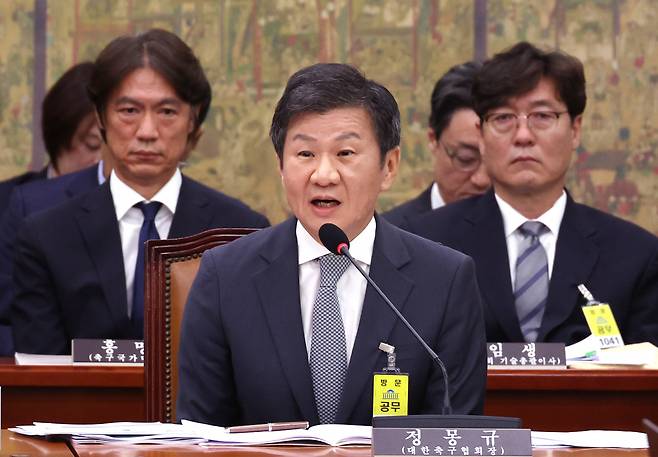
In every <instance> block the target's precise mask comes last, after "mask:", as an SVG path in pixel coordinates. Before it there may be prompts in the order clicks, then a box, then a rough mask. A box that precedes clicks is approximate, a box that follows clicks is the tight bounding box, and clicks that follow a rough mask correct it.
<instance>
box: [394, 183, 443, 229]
mask: <svg viewBox="0 0 658 457" xmlns="http://www.w3.org/2000/svg"><path fill="white" fill-rule="evenodd" d="M432 185H433V184H430V186H429V187H428V188H427V189H425V190H424V191H423V192H422V193H421V194H420V195H419V196H418V197H416V198H414V199H413V200H409V201H408V202H404V203H402V204H401V205H399V206H396V207H395V208H393V209H391V210H390V211H387V212H385V213H384V214H382V216H384V217H385V218H386V219H387V220H388V221H389V222H390V223H391V224H393V225H397V226H398V227H400V228H405V227H406V226H408V225H409V222H410V221H411V220H412V219H415V218H417V217H418V216H420V215H421V214H425V213H427V212H429V211H432V197H431V195H432Z"/></svg>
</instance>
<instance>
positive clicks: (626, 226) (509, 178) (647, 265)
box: [410, 43, 658, 344]
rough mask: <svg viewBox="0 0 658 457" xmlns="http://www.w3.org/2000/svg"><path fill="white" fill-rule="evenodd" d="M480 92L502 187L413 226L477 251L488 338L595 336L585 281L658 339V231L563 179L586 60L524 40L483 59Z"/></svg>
mask: <svg viewBox="0 0 658 457" xmlns="http://www.w3.org/2000/svg"><path fill="white" fill-rule="evenodd" d="M473 93H474V98H475V109H476V112H477V114H478V116H479V118H480V124H479V128H480V130H481V132H482V148H481V150H482V157H483V160H484V163H485V165H486V167H487V170H488V172H489V176H490V178H491V181H492V183H493V191H491V192H489V193H487V194H484V195H483V196H479V197H473V198H470V199H467V200H463V201H460V202H457V203H455V204H453V205H449V206H447V207H445V208H440V209H437V210H436V211H434V212H432V213H429V214H427V215H426V216H423V217H422V218H419V219H417V220H415V221H414V223H413V224H412V225H411V227H410V230H411V231H413V232H414V233H418V234H419V235H422V236H424V237H427V238H429V239H432V240H436V241H440V242H442V243H444V244H446V245H447V246H451V247H453V248H455V249H459V250H460V251H462V252H465V253H466V254H468V255H470V256H472V257H473V259H474V260H475V264H476V267H477V274H478V283H479V285H480V290H481V291H482V297H483V300H484V303H485V319H486V326H487V338H488V340H489V341H553V342H565V343H574V342H576V341H578V340H580V339H582V338H584V337H586V336H588V335H589V334H590V331H589V328H588V327H587V324H586V321H585V316H584V314H583V311H582V309H581V306H582V305H584V304H585V303H586V300H585V299H584V298H583V297H582V296H581V294H580V293H579V291H578V288H577V287H578V285H579V284H584V285H585V286H586V287H587V288H588V289H589V290H590V292H591V293H592V294H593V295H594V297H595V298H597V299H598V300H601V301H603V302H606V303H609V304H610V306H611V308H612V311H613V313H614V316H615V318H616V321H617V324H618V325H619V329H620V331H621V333H622V336H623V338H624V341H625V342H627V343H634V342H640V341H650V342H653V343H654V344H658V239H657V238H656V237H655V236H653V235H651V234H650V233H648V232H646V231H645V230H642V229H641V228H639V227H637V226H635V225H633V224H631V223H629V222H626V221H623V220H621V219H618V218H616V217H613V216H611V215H609V214H605V213H602V212H600V211H597V210H595V209H593V208H589V207H587V206H585V205H581V204H578V203H575V202H574V201H573V199H572V198H571V196H570V195H569V194H568V193H567V192H566V191H565V188H564V185H565V175H566V173H567V170H568V168H569V164H570V163H571V158H572V153H573V150H574V149H575V148H576V147H577V146H578V144H579V142H580V133H581V124H582V113H583V111H584V109H585V102H586V95H585V76H584V72H583V66H582V64H581V63H580V61H579V60H578V59H576V58H575V57H572V56H569V55H567V54H564V53H561V52H557V51H552V52H545V51H542V50H540V49H537V48H536V47H534V46H533V45H531V44H529V43H519V44H517V45H515V46H514V47H512V48H511V49H509V50H507V51H505V52H503V53H501V54H498V55H496V56H494V57H493V58H492V59H491V60H490V61H488V62H485V64H484V66H483V68H482V70H481V71H480V73H479V74H478V76H477V77H476V81H475V84H474V86H473Z"/></svg>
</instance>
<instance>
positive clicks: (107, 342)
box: [71, 338, 144, 366]
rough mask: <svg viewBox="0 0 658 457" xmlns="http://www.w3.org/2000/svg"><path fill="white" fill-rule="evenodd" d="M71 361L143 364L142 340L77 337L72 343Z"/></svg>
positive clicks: (82, 363)
mask: <svg viewBox="0 0 658 457" xmlns="http://www.w3.org/2000/svg"><path fill="white" fill-rule="evenodd" d="M71 346H72V352H73V363H74V364H80V365H134V366H143V365H144V341H141V340H111V339H104V340H97V339H86V338H79V339H74V340H73V343H72V345H71Z"/></svg>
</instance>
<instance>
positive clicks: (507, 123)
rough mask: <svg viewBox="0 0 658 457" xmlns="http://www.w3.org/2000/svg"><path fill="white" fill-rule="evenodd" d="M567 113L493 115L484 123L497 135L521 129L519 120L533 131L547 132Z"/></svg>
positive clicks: (485, 119)
mask: <svg viewBox="0 0 658 457" xmlns="http://www.w3.org/2000/svg"><path fill="white" fill-rule="evenodd" d="M566 113H567V111H560V112H558V111H533V112H531V113H528V114H516V113H491V114H487V115H486V116H485V117H484V122H486V123H487V124H489V125H490V126H491V128H492V129H494V131H495V132H496V133H500V134H506V133H510V132H511V131H512V130H516V129H518V128H519V122H520V121H519V119H521V118H523V119H525V120H526V121H527V122H528V128H529V129H531V130H533V131H545V130H550V129H552V128H553V127H555V124H557V121H558V119H559V118H560V116H561V115H562V114H566Z"/></svg>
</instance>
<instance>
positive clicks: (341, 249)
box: [318, 223, 452, 415]
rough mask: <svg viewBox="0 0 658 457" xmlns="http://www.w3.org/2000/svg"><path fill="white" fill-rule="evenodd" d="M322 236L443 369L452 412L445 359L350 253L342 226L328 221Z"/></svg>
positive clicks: (445, 403)
mask: <svg viewBox="0 0 658 457" xmlns="http://www.w3.org/2000/svg"><path fill="white" fill-rule="evenodd" d="M318 234H319V236H320V241H322V244H323V245H324V247H325V248H327V249H328V250H329V252H332V253H334V254H338V255H344V256H345V257H347V258H348V259H349V261H350V262H351V263H352V265H354V266H355V267H356V269H357V270H359V273H361V274H362V275H363V277H364V278H366V281H368V284H370V285H371V286H372V287H373V288H374V289H375V290H376V291H377V293H378V294H379V296H380V297H381V298H382V299H383V300H384V302H385V303H386V304H387V305H388V306H389V308H391V311H393V312H394V313H395V315H396V316H397V317H398V318H399V319H400V320H401V321H402V323H403V324H404V325H405V326H406V327H407V329H409V331H410V332H411V334H412V335H413V336H414V337H415V338H416V339H417V340H418V342H419V343H420V345H421V346H423V348H425V351H427V353H428V354H429V356H430V358H431V359H432V360H433V361H434V363H436V364H437V365H438V366H439V368H440V369H441V375H442V376H443V414H444V415H449V414H452V406H451V405H450V393H449V388H448V372H447V371H446V367H445V365H444V364H443V361H442V360H441V359H440V358H439V356H438V355H437V354H436V352H434V351H433V350H432V348H431V347H429V345H428V344H427V343H426V342H425V340H423V337H421V336H420V335H419V334H418V332H417V331H416V329H415V328H414V327H413V326H412V325H411V324H410V323H409V321H408V320H407V319H406V318H405V317H404V316H403V315H402V313H400V311H398V309H397V307H396V306H395V305H394V304H393V303H391V300H389V299H388V297H387V296H386V294H385V293H384V292H382V290H381V289H380V288H379V286H378V285H377V284H375V282H374V281H373V280H372V279H371V278H370V276H369V275H368V273H366V272H365V271H364V270H363V268H361V266H360V265H359V264H358V263H357V262H356V260H355V259H354V257H352V254H350V249H349V248H350V240H349V239H348V238H347V235H346V234H345V232H343V230H341V228H340V227H338V226H337V225H334V224H331V223H327V224H323V225H322V227H320V231H319V232H318Z"/></svg>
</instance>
